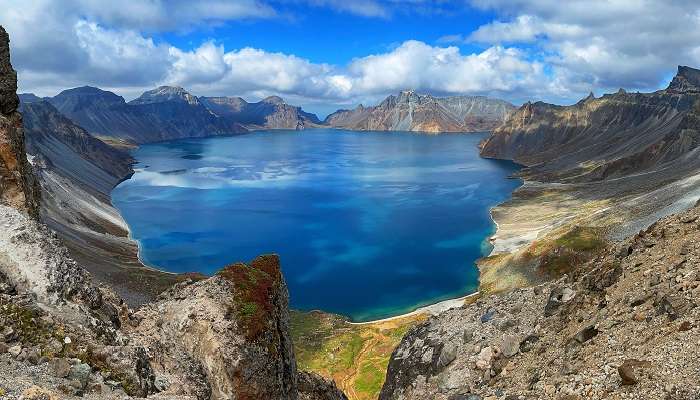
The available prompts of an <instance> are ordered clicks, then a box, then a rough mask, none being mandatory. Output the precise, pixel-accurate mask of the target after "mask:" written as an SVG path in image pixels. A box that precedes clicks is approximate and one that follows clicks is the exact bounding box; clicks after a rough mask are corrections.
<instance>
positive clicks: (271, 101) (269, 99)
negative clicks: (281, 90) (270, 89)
mask: <svg viewBox="0 0 700 400" xmlns="http://www.w3.org/2000/svg"><path fill="white" fill-rule="evenodd" d="M262 102H263V103H269V104H275V105H277V104H284V99H282V98H281V97H279V96H269V97H265V98H264V99H263V100H262Z"/></svg>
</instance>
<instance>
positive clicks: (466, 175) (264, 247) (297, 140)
mask: <svg viewBox="0 0 700 400" xmlns="http://www.w3.org/2000/svg"><path fill="white" fill-rule="evenodd" d="M484 137H485V136H484V135H483V134H470V135H467V134H442V135H426V134H416V133H385V132H381V133H380V132H347V131H336V130H308V131H303V132H292V131H274V132H268V131H263V132H256V133H251V134H247V135H242V136H234V137H217V138H207V139H189V140H179V141H173V142H164V143H156V144H149V145H144V146H141V147H140V148H139V149H138V150H136V151H135V152H134V157H135V158H136V159H137V160H138V165H137V166H136V169H137V172H136V173H135V174H134V176H133V177H132V178H131V179H129V180H127V181H125V182H123V183H122V184H121V185H119V186H118V187H117V188H115V189H114V192H113V193H112V198H113V202H114V205H115V206H116V207H117V208H118V209H119V210H120V211H121V213H122V215H123V216H124V218H125V219H126V221H127V223H128V224H129V226H130V228H131V234H132V237H133V238H134V239H136V240H137V241H138V242H139V246H140V255H141V258H142V260H143V261H144V262H146V263H147V264H149V265H153V266H156V267H159V268H161V269H164V270H167V271H172V272H187V271H198V272H203V273H206V274H213V273H215V272H216V271H217V270H218V269H220V268H221V267H223V266H225V265H228V264H231V263H232V262H235V261H249V260H251V259H253V258H254V257H255V256H257V255H259V254H263V253H271V252H274V253H278V254H279V255H280V257H281V259H282V268H283V271H284V274H285V277H286V279H287V283H288V285H289V290H290V296H291V306H292V307H293V308H296V309H302V310H311V309H321V310H324V311H330V312H335V313H340V314H343V315H347V316H349V317H351V318H352V319H353V320H356V321H364V320H371V319H376V318H383V317H387V316H392V315H397V314H401V313H403V312H407V311H411V310H413V309H414V308H416V307H417V306H421V305H426V304H431V303H434V302H436V301H439V300H444V299H449V298H454V297H458V296H462V295H466V294H468V293H471V292H474V291H476V290H477V287H478V276H479V274H478V270H477V268H476V266H475V265H474V261H475V260H476V259H478V258H479V257H481V256H483V255H484V254H487V253H488V252H489V250H490V249H489V245H488V241H487V238H488V236H490V235H491V234H492V233H493V232H494V224H493V222H492V221H491V219H490V215H489V209H490V208H491V207H492V206H494V205H496V204H498V203H500V202H502V201H504V200H506V199H508V198H509V197H510V194H511V192H512V191H513V190H514V189H515V188H516V187H517V186H518V185H520V181H519V180H515V179H507V178H508V176H510V175H511V174H512V173H513V172H515V171H516V170H517V169H518V167H517V166H516V165H515V164H513V163H510V162H503V161H494V160H485V159H482V158H480V157H479V156H478V149H477V145H478V143H479V141H480V140H481V139H483V138H484Z"/></svg>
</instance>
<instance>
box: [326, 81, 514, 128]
mask: <svg viewBox="0 0 700 400" xmlns="http://www.w3.org/2000/svg"><path fill="white" fill-rule="evenodd" d="M514 109H515V107H513V105H512V104H510V103H508V102H505V101H502V100H495V99H490V98H487V97H481V96H455V97H433V96H430V95H421V94H417V93H415V92H413V91H404V92H401V93H399V95H398V96H389V97H387V98H386V99H385V100H384V101H383V102H381V103H380V104H379V105H377V106H375V107H364V106H362V105H360V106H358V107H357V108H356V109H354V110H339V111H336V112H335V113H333V114H331V115H329V116H328V117H327V118H326V120H325V121H324V123H325V124H327V125H330V126H332V127H335V128H343V129H351V130H376V131H421V132H478V131H488V130H492V129H494V128H495V127H497V126H498V125H500V124H501V123H503V121H504V120H505V119H506V117H507V116H508V115H509V114H510V112H512V111H513V110H514Z"/></svg>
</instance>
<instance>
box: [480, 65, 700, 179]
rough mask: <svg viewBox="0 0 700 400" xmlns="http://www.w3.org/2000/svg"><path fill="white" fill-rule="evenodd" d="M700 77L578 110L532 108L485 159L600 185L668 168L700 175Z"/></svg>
mask: <svg viewBox="0 0 700 400" xmlns="http://www.w3.org/2000/svg"><path fill="white" fill-rule="evenodd" d="M699 76H700V71H698V70H695V69H692V68H688V67H679V68H678V74H677V75H676V77H675V78H674V79H673V81H672V82H671V84H670V85H669V86H668V88H667V89H665V90H660V91H657V92H654V93H626V92H625V91H623V90H620V91H619V92H618V93H615V94H607V95H604V96H603V97H601V98H598V99H596V98H594V97H593V96H589V97H588V98H586V99H584V100H581V101H580V102H578V103H577V104H575V105H573V106H555V105H551V104H546V103H541V102H538V103H534V104H533V103H527V104H525V105H524V106H522V107H521V108H520V109H519V110H518V111H517V112H515V113H513V114H512V115H511V117H510V118H509V119H508V121H507V122H506V123H505V124H503V125H502V126H501V127H499V128H498V129H496V130H495V131H494V134H493V135H492V137H491V138H489V139H488V141H487V142H486V143H484V145H483V148H482V152H481V153H482V155H484V156H486V157H496V158H508V159H512V160H515V161H516V162H519V163H521V164H524V165H527V166H536V167H534V168H532V169H531V170H530V171H529V173H531V175H533V176H547V177H548V178H549V179H557V180H562V181H597V180H603V179H608V178H616V177H622V176H626V175H630V174H636V173H640V172H644V171H649V170H653V169H661V168H664V167H665V166H666V165H668V164H669V163H672V162H674V161H680V163H679V164H678V167H681V168H684V169H695V168H697V167H698V166H700V164H696V163H692V164H688V163H687V161H693V160H692V159H693V158H696V157H691V156H690V154H689V153H691V152H693V151H695V150H696V148H697V146H698V143H699V141H700V133H699V131H698V128H700V114H699V113H700V104H698V103H697V101H698V100H699V99H700V78H699Z"/></svg>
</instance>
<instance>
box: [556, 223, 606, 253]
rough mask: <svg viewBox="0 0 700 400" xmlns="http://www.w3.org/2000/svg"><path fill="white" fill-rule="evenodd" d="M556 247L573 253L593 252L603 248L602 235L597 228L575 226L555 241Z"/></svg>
mask: <svg viewBox="0 0 700 400" xmlns="http://www.w3.org/2000/svg"><path fill="white" fill-rule="evenodd" d="M555 243H556V245H557V246H560V247H566V248H568V249H571V250H574V251H595V250H600V249H601V248H603V247H604V246H605V241H604V240H603V239H602V233H601V232H600V230H599V229H597V228H591V227H584V226H576V227H574V228H573V229H572V230H570V231H569V232H567V233H566V234H564V236H561V237H560V238H558V239H557V240H556V241H555Z"/></svg>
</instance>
